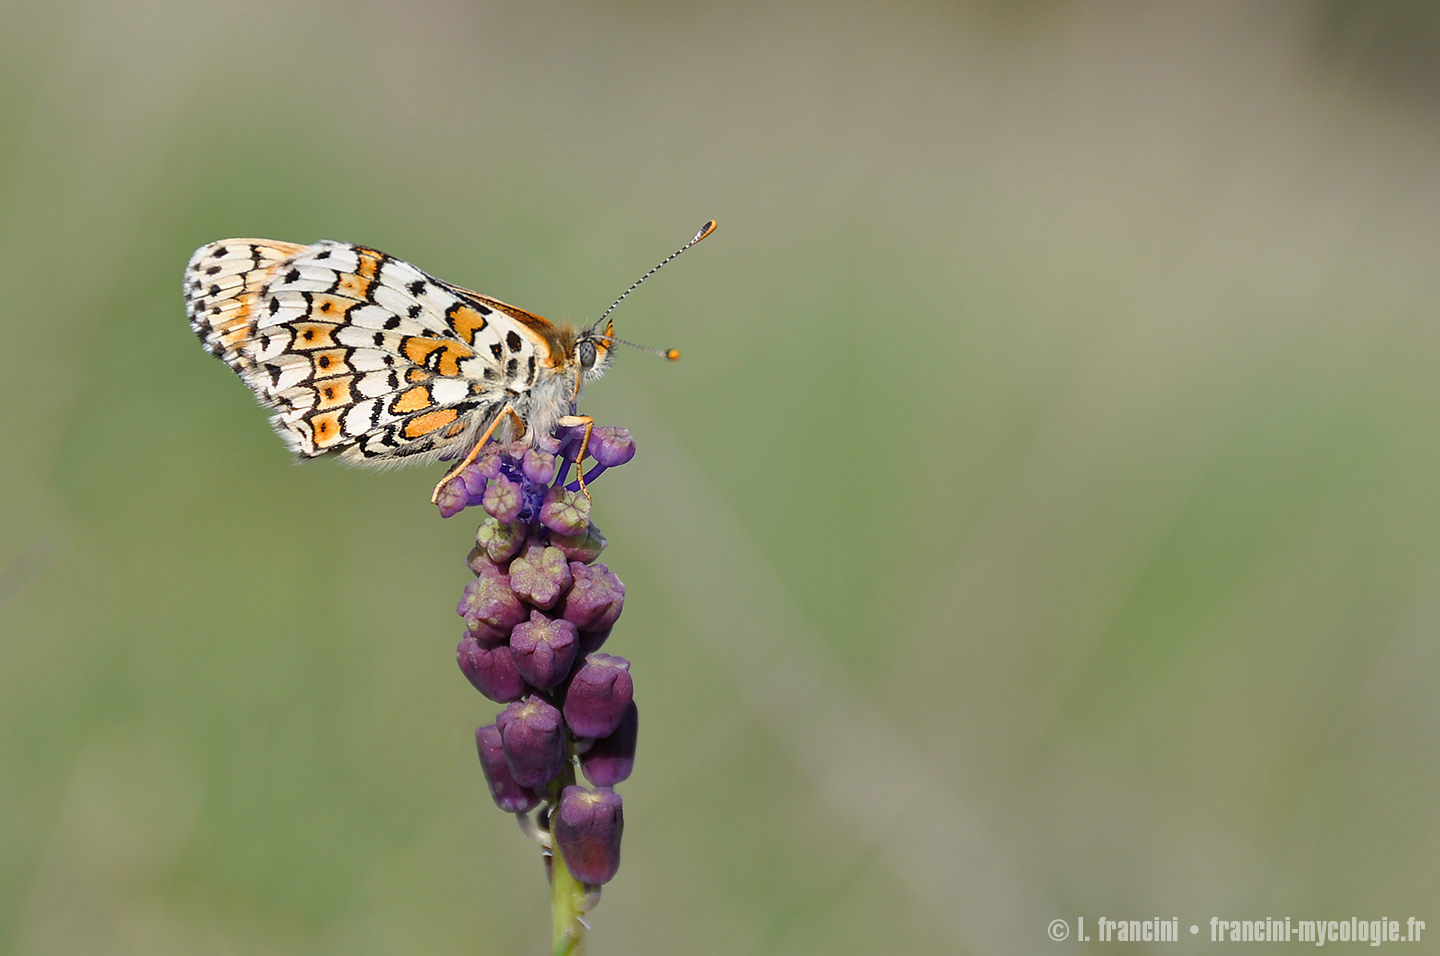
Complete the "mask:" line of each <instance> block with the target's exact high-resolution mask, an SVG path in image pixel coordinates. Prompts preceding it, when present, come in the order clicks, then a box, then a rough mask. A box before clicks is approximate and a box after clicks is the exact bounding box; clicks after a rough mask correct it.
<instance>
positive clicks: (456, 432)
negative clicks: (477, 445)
mask: <svg viewBox="0 0 1440 956" xmlns="http://www.w3.org/2000/svg"><path fill="white" fill-rule="evenodd" d="M469 425H470V423H469V422H466V421H458V422H456V423H455V424H453V425H451V426H450V427H449V428H447V429H445V437H446V438H458V437H459V436H460V435H463V434H464V433H465V429H466V428H468V427H469Z"/></svg>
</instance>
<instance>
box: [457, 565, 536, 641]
mask: <svg viewBox="0 0 1440 956" xmlns="http://www.w3.org/2000/svg"><path fill="white" fill-rule="evenodd" d="M455 613H457V614H459V615H460V616H461V617H463V618H464V619H465V626H466V627H467V628H469V629H470V633H472V634H474V635H475V636H476V637H477V638H480V639H482V640H484V639H490V640H493V639H494V635H495V634H496V633H497V632H499V633H503V634H508V633H510V629H511V628H512V627H514V626H515V625H516V624H519V623H520V622H521V621H523V620H525V617H526V611H525V608H524V606H523V605H521V603H520V599H519V598H517V597H516V596H515V592H514V591H513V590H511V588H510V578H509V577H507V576H506V575H504V574H502V573H501V572H500V571H499V569H498V568H496V567H494V566H493V565H482V566H481V568H480V576H479V577H478V578H476V579H475V580H473V581H471V582H470V583H469V584H467V585H465V594H464V596H463V597H461V598H460V604H459V606H458V607H456V609H455Z"/></svg>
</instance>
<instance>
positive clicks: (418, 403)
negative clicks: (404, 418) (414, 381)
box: [390, 385, 435, 415]
mask: <svg viewBox="0 0 1440 956" xmlns="http://www.w3.org/2000/svg"><path fill="white" fill-rule="evenodd" d="M434 404H435V402H434V400H433V399H432V398H431V397H430V389H428V388H426V387H425V386H424V385H417V386H415V387H414V388H407V389H406V390H405V391H403V392H401V393H400V394H399V395H397V396H396V397H395V401H393V402H391V403H390V411H392V412H394V413H395V414H397V415H404V414H405V413H406V412H418V411H422V410H423V409H426V408H429V407H430V406H431V405H434Z"/></svg>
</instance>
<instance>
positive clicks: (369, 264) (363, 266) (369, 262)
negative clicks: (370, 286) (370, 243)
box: [355, 246, 385, 279]
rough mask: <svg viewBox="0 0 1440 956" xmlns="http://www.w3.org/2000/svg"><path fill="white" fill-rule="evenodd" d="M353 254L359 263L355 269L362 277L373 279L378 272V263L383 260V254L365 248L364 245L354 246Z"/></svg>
mask: <svg viewBox="0 0 1440 956" xmlns="http://www.w3.org/2000/svg"><path fill="white" fill-rule="evenodd" d="M355 255H356V257H357V258H358V259H359V263H358V264H357V265H356V266H355V271H356V273H358V274H359V275H360V277H361V278H362V279H373V278H375V276H376V275H378V274H379V272H380V264H381V263H382V262H384V261H385V254H384V253H383V252H377V251H376V250H374V249H367V248H365V247H364V246H356V247H355Z"/></svg>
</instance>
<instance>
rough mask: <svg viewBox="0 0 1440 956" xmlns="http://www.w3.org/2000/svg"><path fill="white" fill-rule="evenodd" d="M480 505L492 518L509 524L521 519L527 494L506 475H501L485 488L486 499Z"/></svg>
mask: <svg viewBox="0 0 1440 956" xmlns="http://www.w3.org/2000/svg"><path fill="white" fill-rule="evenodd" d="M480 503H481V505H483V506H484V508H485V510H486V511H487V512H489V514H490V517H492V518H494V519H495V520H496V521H501V522H504V523H505V524H509V523H510V522H512V521H514V520H515V519H516V518H517V517H519V515H520V507H521V505H523V504H524V503H525V494H524V491H523V489H522V488H521V487H520V486H519V485H518V484H516V483H515V482H513V481H511V480H510V479H509V478H508V477H507V476H505V475H499V476H497V477H495V478H492V479H491V480H490V484H489V485H487V486H486V488H485V497H484V498H483V499H482V500H481V502H480Z"/></svg>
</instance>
